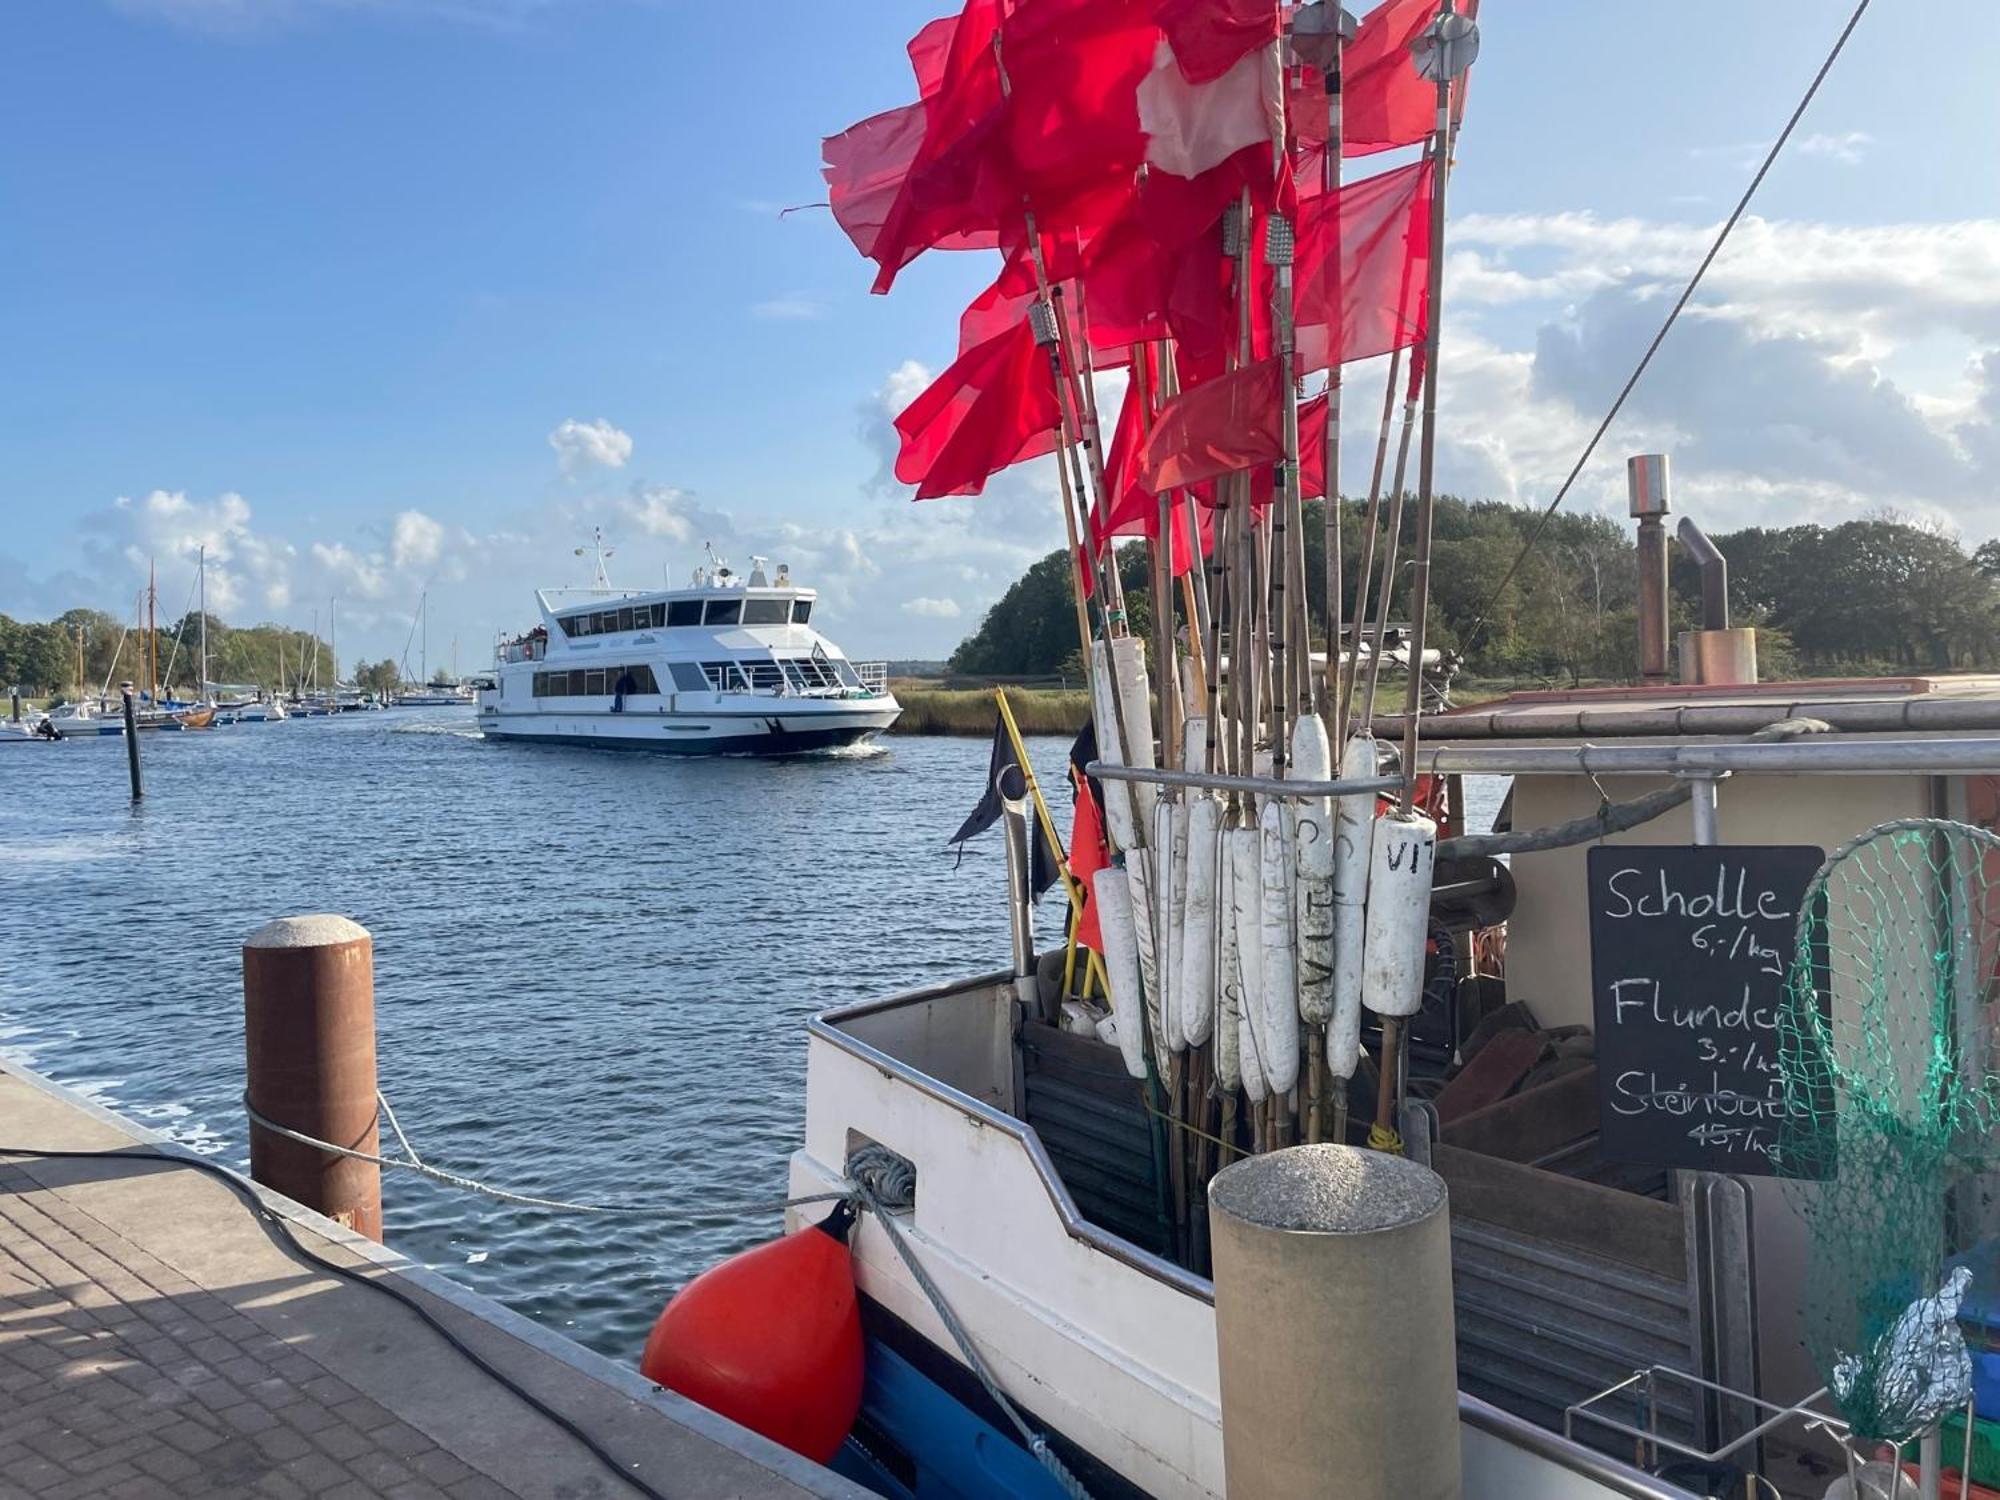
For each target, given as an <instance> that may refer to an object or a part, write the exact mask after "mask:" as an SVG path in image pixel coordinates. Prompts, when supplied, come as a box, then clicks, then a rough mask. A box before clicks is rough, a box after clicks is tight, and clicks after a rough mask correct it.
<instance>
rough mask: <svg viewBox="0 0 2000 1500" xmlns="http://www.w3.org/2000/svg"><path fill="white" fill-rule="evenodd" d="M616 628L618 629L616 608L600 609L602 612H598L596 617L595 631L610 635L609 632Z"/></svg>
mask: <svg viewBox="0 0 2000 1500" xmlns="http://www.w3.org/2000/svg"><path fill="white" fill-rule="evenodd" d="M617 629H618V611H617V610H615V609H607V610H604V611H602V612H601V613H600V614H599V615H598V617H597V633H598V634H599V635H610V634H611V633H612V632H614V631H615V630H617Z"/></svg>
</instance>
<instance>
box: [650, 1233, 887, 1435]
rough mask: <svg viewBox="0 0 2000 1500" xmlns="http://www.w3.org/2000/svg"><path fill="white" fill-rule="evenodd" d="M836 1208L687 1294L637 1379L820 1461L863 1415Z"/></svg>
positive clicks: (854, 1310)
mask: <svg viewBox="0 0 2000 1500" xmlns="http://www.w3.org/2000/svg"><path fill="white" fill-rule="evenodd" d="M853 1224H854V1209H853V1206H852V1205H851V1204H847V1203H843V1204H841V1205H840V1206H839V1207H838V1208H836V1209H835V1210H834V1211H833V1212H832V1213H830V1214H828V1215H827V1216H826V1218H825V1219H823V1220H821V1221H820V1222H819V1223H818V1224H816V1225H814V1226H813V1227H812V1228H810V1229H805V1230H801V1231H800V1232H799V1233H797V1234H792V1235H787V1236H785V1237H784V1238H783V1239H780V1240H774V1241H772V1242H771V1243H770V1244H768V1245H759V1246H757V1247H756V1248H755V1249H751V1250H745V1251H743V1252H742V1253H741V1254H738V1255H732V1256H730V1257H729V1259H728V1260H725V1261H723V1262H721V1263H720V1264H719V1265H714V1266H711V1267H709V1268H708V1269H707V1270H706V1271H704V1272H702V1273H701V1275H699V1276H697V1277H695V1279H694V1280H693V1281H690V1282H689V1283H688V1284H687V1285H686V1286H684V1287H682V1288H681V1289H680V1291H679V1292H678V1293H677V1294H676V1295H675V1297H674V1298H673V1300H672V1301H670V1302H669V1303H668V1304H667V1306H666V1310H665V1311H663V1312H662V1313H661V1314H660V1317H659V1321H658V1322H656V1323H655V1324H654V1325H653V1331H652V1332H651V1333H650V1334H648V1335H647V1336H646V1351H645V1353H644V1354H643V1355H642V1356H641V1357H640V1360H639V1371H640V1373H641V1374H643V1375H644V1376H645V1377H646V1378H647V1379H648V1380H652V1381H656V1382H657V1383H659V1384H660V1385H663V1386H665V1387H666V1388H667V1389H668V1390H670V1391H677V1392H679V1393H680V1394H681V1395H683V1396H686V1397H687V1398H688V1399H689V1400H690V1401H698V1402H700V1403H701V1404H702V1405H703V1406H705V1407H707V1408H708V1409H709V1410H710V1411H715V1412H720V1413H721V1414H722V1415H723V1416H725V1417H728V1418H729V1419H730V1420H731V1421H734V1422H740V1423H741V1424H742V1425H743V1426H745V1427H748V1428H749V1429H750V1430H751V1431H752V1432H759V1433H762V1434H763V1435H764V1436H765V1437H767V1438H769V1439H771V1440H772V1441H773V1442H775V1443H780V1444H783V1445H784V1446H785V1447H787V1448H789V1449H791V1450H792V1451H793V1452H794V1453H800V1454H803V1455H804V1456H805V1457H807V1458H809V1459H811V1460H813V1462H815V1463H822V1464H823V1463H826V1462H828V1461H830V1460H831V1459H832V1458H833V1456H834V1454H836V1453H837V1452H839V1451H840V1445H841V1443H842V1441H843V1440H844V1439H845V1438H846V1437H847V1430H848V1428H850V1427H852V1426H853V1425H854V1414H855V1413H856V1412H857V1411H859V1410H860V1409H861V1367H862V1357H861V1310H860V1308H859V1306H858V1305H857V1304H856V1301H855V1293H854V1266H853V1263H852V1261H851V1260H850V1259H849V1256H848V1250H847V1232H848V1230H849V1229H850V1228H851V1227H852V1226H853Z"/></svg>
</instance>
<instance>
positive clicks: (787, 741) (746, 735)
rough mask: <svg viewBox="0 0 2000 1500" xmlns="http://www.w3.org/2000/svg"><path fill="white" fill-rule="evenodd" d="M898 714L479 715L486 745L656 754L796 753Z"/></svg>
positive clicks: (869, 708) (888, 710) (814, 707)
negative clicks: (518, 743)
mask: <svg viewBox="0 0 2000 1500" xmlns="http://www.w3.org/2000/svg"><path fill="white" fill-rule="evenodd" d="M901 711H902V710H901V709H900V707H899V706H898V705H897V703H896V700H895V699H893V698H888V699H886V700H884V699H871V700H866V701H857V702H846V701H842V700H824V701H814V700H810V699H808V700H790V701H787V700H782V699H774V700H771V706H770V707H768V708H758V709H754V710H752V709H748V708H744V707H737V706H732V707H730V708H727V709H719V710H717V711H716V712H713V713H686V712H672V711H668V710H666V709H646V708H637V707H635V708H630V709H627V710H626V711H625V712H623V713H612V712H609V711H607V710H597V711H580V712H563V711H559V710H551V711H548V712H533V711H530V712H526V713H510V712H503V711H501V710H498V709H493V708H482V709H481V710H480V712H479V719H478V723H479V727H480V730H481V731H482V732H483V733H484V734H485V735H486V737H487V738H488V739H494V740H516V741H525V742H527V743H530V744H549V745H588V746H593V747H596V748H599V749H606V750H639V751H645V752H649V753H652V754H658V755H799V754H804V753H807V752H810V751H815V750H835V749H840V748H842V747H844V746H848V745H858V744H862V743H864V742H866V741H867V740H870V739H873V738H874V737H875V736H876V735H878V734H880V733H881V732H882V731H883V730H885V729H887V728H888V727H889V726H890V725H891V724H893V723H894V722H895V720H896V716H897V714H898V713H900V712H901Z"/></svg>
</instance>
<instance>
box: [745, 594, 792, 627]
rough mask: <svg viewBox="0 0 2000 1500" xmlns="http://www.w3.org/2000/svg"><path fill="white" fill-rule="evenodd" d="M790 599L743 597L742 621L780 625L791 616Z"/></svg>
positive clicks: (748, 623)
mask: <svg viewBox="0 0 2000 1500" xmlns="http://www.w3.org/2000/svg"><path fill="white" fill-rule="evenodd" d="M791 615H792V611H791V601H790V600H788V599H745V600H744V601H743V623H744V624H745V625H782V624H784V623H785V622H786V621H787V620H789V619H790V618H791Z"/></svg>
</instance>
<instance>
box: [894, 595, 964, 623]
mask: <svg viewBox="0 0 2000 1500" xmlns="http://www.w3.org/2000/svg"><path fill="white" fill-rule="evenodd" d="M903 613H904V614H907V615H917V616H919V617H920V618H922V619H926V620H956V619H957V618H958V616H959V608H958V601H957V600H956V599H923V598H918V599H905V600H904V601H903Z"/></svg>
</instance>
